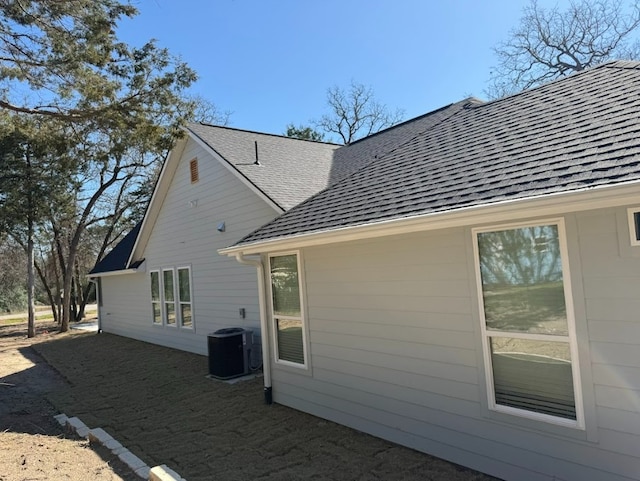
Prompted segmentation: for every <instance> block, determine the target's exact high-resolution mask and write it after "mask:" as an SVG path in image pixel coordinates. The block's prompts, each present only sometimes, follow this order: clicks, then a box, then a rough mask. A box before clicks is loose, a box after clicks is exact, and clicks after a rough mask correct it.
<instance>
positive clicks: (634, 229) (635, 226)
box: [627, 207, 640, 246]
mask: <svg viewBox="0 0 640 481" xmlns="http://www.w3.org/2000/svg"><path fill="white" fill-rule="evenodd" d="M627 218H628V221H629V237H630V240H631V245H632V246H640V207H630V208H629V209H627Z"/></svg>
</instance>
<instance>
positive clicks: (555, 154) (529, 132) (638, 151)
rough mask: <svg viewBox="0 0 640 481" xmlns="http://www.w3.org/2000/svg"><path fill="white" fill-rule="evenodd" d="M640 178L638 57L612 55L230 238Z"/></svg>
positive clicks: (454, 121)
mask: <svg viewBox="0 0 640 481" xmlns="http://www.w3.org/2000/svg"><path fill="white" fill-rule="evenodd" d="M636 180H640V63H637V62H611V63H608V64H604V65H601V66H598V67H595V68H593V69H590V70H587V71H584V72H580V73H578V74H575V75H572V76H570V77H567V78H564V79H562V80H558V81H555V82H552V83H550V84H547V85H544V86H542V87H538V88H535V89H532V90H529V91H525V92H522V93H520V94H516V95H514V96H511V97H506V98H504V99H501V100H497V101H494V102H490V103H486V104H469V105H468V106H467V107H466V108H464V109H462V110H459V111H458V112H457V113H455V114H454V115H452V116H449V117H448V118H446V119H444V120H443V121H442V122H440V123H438V124H436V125H435V126H433V128H431V129H430V130H428V131H426V132H425V133H423V134H421V135H418V136H417V137H415V138H413V139H412V140H410V141H408V142H406V143H404V144H403V145H402V146H400V147H399V148H397V149H395V150H394V151H393V152H391V153H390V154H388V155H384V156H382V157H381V158H378V159H377V160H376V161H375V162H371V163H369V164H368V165H367V166H366V167H364V168H362V169H361V170H358V171H357V172H355V173H353V174H352V175H350V176H349V177H347V178H345V179H344V180H342V181H340V182H339V183H337V184H335V185H334V186H332V187H331V188H329V189H327V190H324V191H322V192H320V193H319V194H317V195H315V196H314V197H312V198H310V199H309V200H307V201H306V202H304V203H302V204H301V205H299V206H297V207H296V208H294V209H292V210H290V211H289V212H287V213H285V214H283V215H282V216H281V217H279V218H278V219H276V220H274V221H273V222H270V223H269V224H267V225H265V226H263V227H262V228H260V229H258V230H257V231H255V232H254V233H252V234H250V235H248V236H246V237H245V238H244V239H242V240H241V241H240V242H238V244H236V245H242V244H246V243H253V242H258V241H265V240H271V239H275V238H282V237H288V236H292V235H296V234H303V233H313V232H318V231H325V230H331V229H337V228H342V227H347V226H356V225H361V224H366V223H371V222H377V221H383V220H390V219H397V218H403V217H411V216H415V215H420V214H427V213H435V212H444V211H449V210H455V209H460V208H465V207H471V206H479V205H486V204H491V203H495V202H499V201H504V200H514V199H521V198H528V197H534V196H540V195H548V194H554V193H560V192H567V191H574V190H580V189H585V188H591V187H597V186H603V185H613V184H619V183H625V182H629V181H636Z"/></svg>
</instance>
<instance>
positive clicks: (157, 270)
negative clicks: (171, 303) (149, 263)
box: [149, 269, 164, 326]
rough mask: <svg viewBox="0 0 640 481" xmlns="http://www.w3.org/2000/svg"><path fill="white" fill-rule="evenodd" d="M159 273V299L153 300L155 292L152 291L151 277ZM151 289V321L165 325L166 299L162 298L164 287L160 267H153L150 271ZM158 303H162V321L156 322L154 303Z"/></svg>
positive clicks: (157, 324)
mask: <svg viewBox="0 0 640 481" xmlns="http://www.w3.org/2000/svg"><path fill="white" fill-rule="evenodd" d="M154 273H155V274H158V291H159V292H158V300H157V301H154V300H153V292H152V291H151V286H152V283H151V277H152V276H153V274H154ZM149 291H150V294H151V323H152V324H153V325H154V326H164V315H163V314H162V313H163V312H164V307H163V306H164V301H163V299H162V297H163V289H162V276H161V275H160V270H159V269H152V270H150V271H149ZM156 302H157V303H158V304H159V305H160V322H156V320H155V315H154V311H153V304H154V303H156Z"/></svg>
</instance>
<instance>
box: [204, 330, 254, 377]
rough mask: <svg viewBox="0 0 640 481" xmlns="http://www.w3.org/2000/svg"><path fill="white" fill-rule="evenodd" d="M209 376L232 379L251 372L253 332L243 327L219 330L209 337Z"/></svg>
mask: <svg viewBox="0 0 640 481" xmlns="http://www.w3.org/2000/svg"><path fill="white" fill-rule="evenodd" d="M207 338H208V347H209V374H211V376H213V377H215V378H217V379H231V378H234V377H239V376H244V375H246V374H249V372H250V365H251V364H250V359H249V356H250V354H251V346H252V344H253V332H252V331H250V330H247V329H243V328H241V327H228V328H226V329H219V330H217V331H216V332H214V333H211V334H209V335H208V336H207Z"/></svg>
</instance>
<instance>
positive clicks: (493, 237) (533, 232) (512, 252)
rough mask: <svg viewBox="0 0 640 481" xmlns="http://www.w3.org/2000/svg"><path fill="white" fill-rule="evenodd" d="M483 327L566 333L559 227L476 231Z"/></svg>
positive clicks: (546, 226) (547, 226)
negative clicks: (484, 323)
mask: <svg viewBox="0 0 640 481" xmlns="http://www.w3.org/2000/svg"><path fill="white" fill-rule="evenodd" d="M478 249H479V257H480V273H481V277H482V290H483V297H484V305H485V318H486V323H487V327H488V328H489V329H494V330H507V331H524V332H531V333H546V334H558V335H566V334H567V322H566V308H565V299H564V288H563V280H562V260H561V256H560V243H559V240H558V228H557V226H555V225H545V226H535V227H524V228H520V229H512V230H503V231H497V232H486V233H480V234H478Z"/></svg>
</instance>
